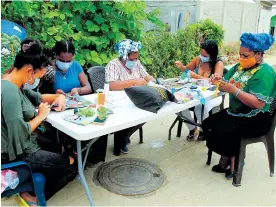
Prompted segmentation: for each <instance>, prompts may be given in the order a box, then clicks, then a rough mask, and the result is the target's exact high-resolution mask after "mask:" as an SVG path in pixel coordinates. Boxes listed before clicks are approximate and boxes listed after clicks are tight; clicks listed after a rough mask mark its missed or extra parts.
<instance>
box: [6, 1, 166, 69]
mask: <svg viewBox="0 0 276 207" xmlns="http://www.w3.org/2000/svg"><path fill="white" fill-rule="evenodd" d="M1 9H2V18H4V19H8V20H10V21H14V22H16V23H18V24H20V25H22V26H23V27H25V28H26V30H27V34H28V36H29V37H31V38H34V39H38V40H40V41H41V42H42V43H43V44H44V46H45V48H46V49H51V48H52V47H53V46H54V45H55V42H56V41H60V40H62V39H71V40H72V41H73V43H74V45H75V47H76V50H77V53H76V57H75V59H76V60H78V61H79V62H80V64H81V65H82V66H86V67H90V66H92V65H104V64H106V63H108V62H109V61H110V60H111V59H113V58H115V57H117V55H116V54H115V52H114V51H113V45H114V44H115V43H116V42H118V41H120V40H122V39H125V38H130V39H133V40H140V39H141V36H142V32H143V22H144V21H151V22H152V23H153V24H155V25H157V26H158V27H160V28H165V26H164V24H163V23H162V22H161V21H160V20H159V19H158V18H157V17H156V16H157V15H158V14H159V12H158V10H154V11H151V12H149V13H146V12H145V9H146V4H145V3H144V2H142V1H135V3H134V2H129V1H124V2H115V1H45V2H43V1H28V2H23V1H12V2H10V1H4V2H1Z"/></svg>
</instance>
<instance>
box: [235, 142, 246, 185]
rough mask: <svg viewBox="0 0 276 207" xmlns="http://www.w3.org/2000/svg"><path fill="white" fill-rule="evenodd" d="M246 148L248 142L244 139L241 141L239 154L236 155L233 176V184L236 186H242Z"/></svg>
mask: <svg viewBox="0 0 276 207" xmlns="http://www.w3.org/2000/svg"><path fill="white" fill-rule="evenodd" d="M245 150H246V144H245V143H244V142H243V141H241V146H240V152H239V155H238V156H236V157H235V169H234V177H233V182H232V184H233V185H234V186H235V187H239V186H241V179H242V171H243V165H244V158H245Z"/></svg>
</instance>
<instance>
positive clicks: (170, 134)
mask: <svg viewBox="0 0 276 207" xmlns="http://www.w3.org/2000/svg"><path fill="white" fill-rule="evenodd" d="M177 121H178V116H177V117H176V119H175V120H174V121H173V123H172V125H171V127H170V129H169V137H168V140H171V137H172V129H173V127H174V125H175V124H176V122H177Z"/></svg>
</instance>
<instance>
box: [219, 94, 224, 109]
mask: <svg viewBox="0 0 276 207" xmlns="http://www.w3.org/2000/svg"><path fill="white" fill-rule="evenodd" d="M224 100H225V95H222V102H221V104H220V106H219V107H220V110H221V111H222V110H223V109H224Z"/></svg>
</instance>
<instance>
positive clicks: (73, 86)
mask: <svg viewBox="0 0 276 207" xmlns="http://www.w3.org/2000/svg"><path fill="white" fill-rule="evenodd" d="M53 52H54V53H55V55H56V62H55V63H56V74H55V80H54V90H55V91H56V93H59V94H67V93H70V95H72V94H80V95H83V94H89V93H91V92H92V90H91V86H90V84H89V82H88V80H87V78H86V76H85V74H84V72H83V69H82V67H81V65H80V64H79V63H78V62H77V61H75V60H73V58H74V55H75V47H74V45H73V43H72V42H70V41H66V40H63V41H60V42H57V43H56V45H55V47H54V48H53Z"/></svg>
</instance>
